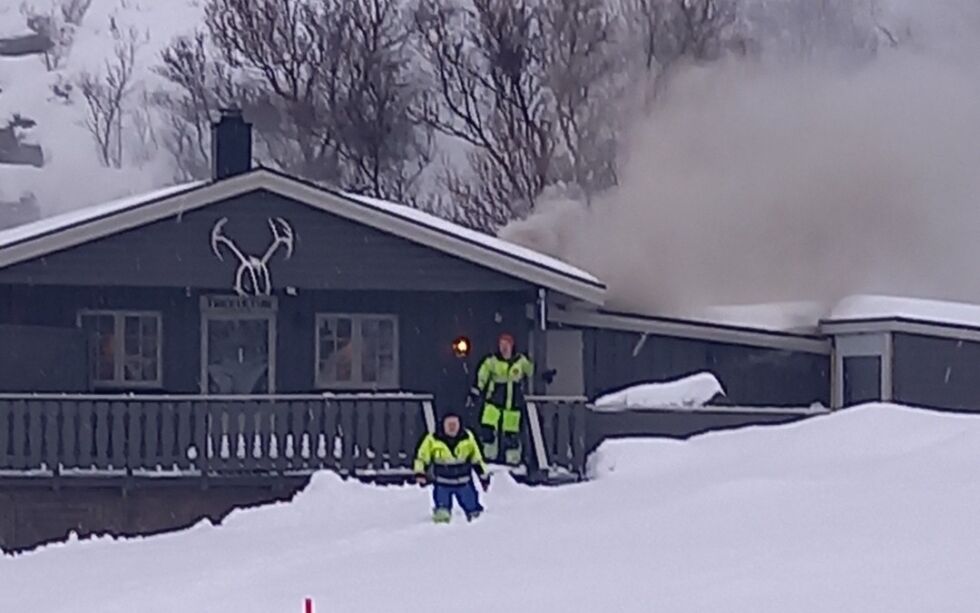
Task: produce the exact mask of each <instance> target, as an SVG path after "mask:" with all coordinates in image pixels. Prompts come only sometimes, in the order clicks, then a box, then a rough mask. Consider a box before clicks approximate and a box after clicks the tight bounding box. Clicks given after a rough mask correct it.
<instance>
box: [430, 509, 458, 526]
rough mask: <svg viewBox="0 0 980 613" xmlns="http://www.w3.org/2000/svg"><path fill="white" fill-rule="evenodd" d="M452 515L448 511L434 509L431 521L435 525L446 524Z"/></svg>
mask: <svg viewBox="0 0 980 613" xmlns="http://www.w3.org/2000/svg"><path fill="white" fill-rule="evenodd" d="M452 517H453V515H452V513H450V512H449V509H436V510H435V511H433V512H432V521H433V522H435V523H437V524H448V523H449V520H450V519H452Z"/></svg>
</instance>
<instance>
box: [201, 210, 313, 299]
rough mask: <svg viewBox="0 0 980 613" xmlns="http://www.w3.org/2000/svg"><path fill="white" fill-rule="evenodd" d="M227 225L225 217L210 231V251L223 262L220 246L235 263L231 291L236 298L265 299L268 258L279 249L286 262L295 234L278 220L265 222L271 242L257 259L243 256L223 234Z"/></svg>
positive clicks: (269, 278)
mask: <svg viewBox="0 0 980 613" xmlns="http://www.w3.org/2000/svg"><path fill="white" fill-rule="evenodd" d="M226 223H228V218H227V217H222V218H221V219H219V220H218V221H217V222H215V224H214V227H213V228H211V251H213V252H214V254H215V255H216V256H218V259H219V260H221V261H224V259H225V258H224V257H223V256H222V255H221V247H222V246H224V247H225V248H226V249H228V251H230V252H231V253H232V255H234V256H235V257H236V258H237V259H238V270H237V271H236V272H235V284H234V286H232V289H234V290H235V293H237V294H238V295H239V296H268V295H270V294H271V293H272V273H271V272H270V271H269V263H270V262H271V261H272V256H274V255H275V254H276V252H277V251H278V250H279V248H280V247H284V248H285V250H286V259H287V260H288V259H289V258H291V257H292V255H293V246H294V241H295V234H294V233H293V228H292V226H290V225H289V222H287V221H286V220H285V219H283V218H282V217H271V218H269V229H270V230H271V231H272V242H271V243H269V247H268V248H267V249H266V250H265V253H264V254H262V256H261V257H258V256H254V255H248V254H246V253H245V252H243V251H242V250H241V249H240V248H239V247H238V245H237V244H235V241H234V240H232V239H231V238H229V237H228V236H227V235H226V234H225V232H224V226H225V224H226Z"/></svg>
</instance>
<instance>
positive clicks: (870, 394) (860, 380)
mask: <svg viewBox="0 0 980 613" xmlns="http://www.w3.org/2000/svg"><path fill="white" fill-rule="evenodd" d="M878 400H881V357H880V356H877V355H862V356H848V357H845V358H844V406H851V405H855V404H862V403H865V402H875V401H878Z"/></svg>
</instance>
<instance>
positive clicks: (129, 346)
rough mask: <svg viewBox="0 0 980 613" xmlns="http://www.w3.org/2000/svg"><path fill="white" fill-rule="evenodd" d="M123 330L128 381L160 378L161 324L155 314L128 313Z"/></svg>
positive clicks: (125, 368) (148, 380) (125, 373)
mask: <svg viewBox="0 0 980 613" xmlns="http://www.w3.org/2000/svg"><path fill="white" fill-rule="evenodd" d="M123 330H124V334H125V339H124V344H123V345H124V347H123V348H124V353H125V362H124V367H123V378H124V379H125V380H126V381H138V382H152V381H156V380H157V378H158V371H157V368H158V364H157V349H158V347H159V342H160V339H159V325H158V323H157V317H156V316H155V315H127V316H125V317H124V321H123Z"/></svg>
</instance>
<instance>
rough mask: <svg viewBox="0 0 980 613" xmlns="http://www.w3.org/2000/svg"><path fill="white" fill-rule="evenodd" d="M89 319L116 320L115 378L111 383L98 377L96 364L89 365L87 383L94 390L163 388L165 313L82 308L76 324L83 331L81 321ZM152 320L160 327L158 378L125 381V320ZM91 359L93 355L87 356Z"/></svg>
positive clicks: (114, 338)
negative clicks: (144, 318)
mask: <svg viewBox="0 0 980 613" xmlns="http://www.w3.org/2000/svg"><path fill="white" fill-rule="evenodd" d="M86 317H112V318H113V326H114V330H113V369H114V370H113V379H112V381H108V380H100V379H96V378H95V372H94V365H92V364H89V370H88V380H89V384H90V385H91V386H92V387H93V388H95V389H137V388H145V389H159V388H162V387H163V314H162V313H161V312H160V311H147V310H144V311H139V310H126V309H83V310H81V311H78V314H77V317H76V320H75V323H76V325H77V326H78V328H79V329H80V330H83V331H84V329H85V328H84V326H83V325H82V320H83V319H84V318H86ZM127 317H140V318H143V317H152V318H154V319H155V320H156V324H157V356H156V357H157V376H156V379H153V380H152V381H151V380H141V381H127V380H126V318H127ZM88 355H89V359H91V353H89V354H88Z"/></svg>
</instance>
